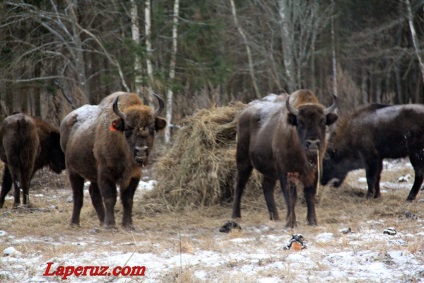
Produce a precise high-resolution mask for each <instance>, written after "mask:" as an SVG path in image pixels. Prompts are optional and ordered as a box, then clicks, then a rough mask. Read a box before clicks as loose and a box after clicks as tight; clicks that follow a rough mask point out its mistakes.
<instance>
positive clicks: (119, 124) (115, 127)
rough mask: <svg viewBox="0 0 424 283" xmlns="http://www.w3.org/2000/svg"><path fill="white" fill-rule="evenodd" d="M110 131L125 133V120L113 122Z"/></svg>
mask: <svg viewBox="0 0 424 283" xmlns="http://www.w3.org/2000/svg"><path fill="white" fill-rule="evenodd" d="M109 129H110V130H111V131H112V132H114V131H121V132H122V131H123V130H124V129H125V122H124V120H123V119H121V118H118V119H116V120H113V121H112V124H110V127H109Z"/></svg>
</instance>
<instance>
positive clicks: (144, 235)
mask: <svg viewBox="0 0 424 283" xmlns="http://www.w3.org/2000/svg"><path fill="white" fill-rule="evenodd" d="M398 166H403V167H404V166H408V165H405V164H404V163H401V164H399V163H393V164H392V163H385V169H386V170H388V171H390V172H397V169H398ZM392 174H394V175H393V178H395V179H398V178H399V177H405V176H406V175H402V176H401V175H399V174H398V175H395V173H392ZM412 176H413V175H412ZM405 179H407V180H405V181H404V182H402V183H396V182H383V183H382V188H383V189H384V190H383V192H382V193H383V195H384V194H386V195H387V194H388V192H387V191H388V190H391V189H392V187H395V188H396V189H397V190H402V195H404V196H405V197H406V194H407V192H408V191H409V189H410V187H411V184H412V181H413V178H409V179H408V178H407V177H405ZM353 180H354V181H355V182H356V183H357V186H363V187H365V183H364V179H363V177H361V176H359V175H358V177H356V176H355V177H354V178H353ZM154 184H155V183H154V181H149V182H148V183H147V182H146V183H145V182H143V183H141V184H140V189H139V192H138V193H137V194H138V196H137V197H141V196H142V193H143V191H145V190H149V189H151V188H152V186H154ZM403 187H405V189H403ZM63 194H67V195H69V191H64V192H63ZM40 195H41V196H40ZM34 197H36V195H34ZM39 197H43V194H39ZM65 197H66V196H64V198H65ZM419 197H420V198H421V199H419V200H418V201H416V202H414V203H413V204H411V205H412V207H417V206H419V207H421V208H423V207H424V205H423V201H422V198H424V194H423V192H421V193H420V195H419ZM8 201H11V199H10V198H9V199H8ZM363 202H365V200H364V199H361V200H358V204H357V206H358V207H361V206H363V205H364V204H363ZM85 205H86V206H87V205H91V204H90V203H89V198H88V197H87V198H86V200H85ZM399 205H403V204H402V203H400V204H399ZM225 209H226V213H229V212H230V210H229V209H228V208H225ZM283 209H284V208H283ZM65 210H66V209H65ZM319 211H320V210H319V208H318V214H319ZM422 211H423V210H422V209H421V212H420V213H410V214H409V215H405V217H391V216H388V217H379V218H376V219H361V220H357V221H356V222H354V223H353V222H349V215H347V217H346V218H345V219H342V220H340V221H337V222H336V223H333V224H331V223H330V224H329V223H327V224H324V225H322V226H321V225H320V226H318V227H308V226H306V225H305V224H304V223H302V222H300V223H299V225H298V228H297V229H296V230H295V231H290V230H288V229H282V227H283V223H282V222H271V221H268V220H266V219H265V216H264V215H265V214H264V215H261V216H254V213H252V214H247V215H248V216H249V215H252V220H250V219H245V220H243V221H242V222H240V224H241V226H242V228H243V230H242V232H234V233H229V234H226V233H220V232H218V229H219V226H220V225H222V224H224V223H225V222H224V221H223V220H226V219H222V217H214V216H211V218H212V219H213V220H211V222H210V223H211V224H212V225H211V226H210V227H209V225H206V224H204V223H202V222H206V221H209V220H208V217H207V215H205V216H203V215H202V216H199V217H198V218H197V220H193V222H191V223H190V214H188V215H189V216H188V218H184V217H183V218H181V219H175V221H174V224H172V223H166V224H160V220H161V218H160V217H159V218H145V219H143V221H140V224H139V225H143V226H142V228H141V229H140V230H136V231H135V232H132V233H129V232H125V231H121V230H120V231H117V232H110V231H104V230H101V229H100V230H97V229H94V228H93V227H85V228H81V232H79V233H75V232H74V231H73V230H69V228H66V229H65V228H64V229H63V231H62V233H61V234H60V235H48V234H47V235H43V233H41V232H37V235H31V234H30V233H29V234H27V235H22V234H20V233H18V232H16V231H15V230H14V229H11V228H10V227H9V225H13V223H11V222H10V216H9V214H7V213H3V214H1V213H2V212H1V211H0V248H1V250H0V252H2V251H3V250H5V252H6V254H8V255H6V254H5V255H3V256H2V257H1V258H0V282H60V281H62V279H61V277H63V276H62V274H61V273H60V267H59V266H64V268H66V267H69V268H68V270H71V267H75V268H76V267H77V266H82V268H84V267H88V266H109V267H110V269H109V270H108V271H107V273H111V272H112V268H114V267H117V266H130V267H134V266H144V267H145V268H146V269H145V273H144V276H138V277H130V276H127V277H122V276H113V275H109V276H90V274H89V272H87V275H86V276H83V275H82V276H76V275H75V273H73V274H72V275H69V277H68V279H67V280H69V282H424V212H422ZM242 213H243V212H242ZM282 213H283V212H282ZM356 213H358V212H356ZM359 214H360V212H359ZM42 215H43V214H41V215H40V217H42ZM90 215H91V216H93V217H95V216H94V214H92V213H91V214H90ZM298 215H299V216H298V218H303V217H304V212H303V211H302V212H300V213H298ZM65 216H66V217H69V216H70V214H69V213H68V212H67V211H66V212H65ZM2 217H4V221H3V220H2V219H1V218H2ZM22 217H25V215H24V216H22ZM84 217H85V219H86V218H87V217H89V215H88V213H87V214H86V215H85V216H84ZM352 217H353V216H352ZM355 217H356V216H355ZM248 218H249V217H248ZM13 219H15V218H13ZM167 219H169V217H168V218H167ZM258 219H259V220H258ZM40 221H42V219H40ZM185 221H188V223H187V224H185V223H186V222H185ZM176 222H178V223H176ZM141 223H142V224H141ZM349 225H353V227H352V232H351V233H348V234H343V233H341V232H340V231H339V230H340V229H342V228H347V227H350V226H349ZM390 226H393V227H394V228H395V229H396V230H397V233H396V234H395V235H388V234H384V233H383V231H384V230H385V229H386V228H388V227H390ZM399 227H400V228H399ZM165 230H167V231H165ZM14 231H15V232H14ZM294 232H295V233H301V234H302V235H303V236H304V237H305V240H306V242H305V243H306V249H303V250H301V251H294V250H285V249H284V247H285V246H286V245H287V244H288V243H289V240H290V238H291V235H292V233H294ZM123 239H125V240H123ZM49 262H52V264H51V266H50V269H49V270H48V272H47V271H46V269H47V266H48V263H49ZM56 271H59V273H58V274H56V275H59V276H44V274H45V273H46V272H47V273H48V274H52V272H56Z"/></svg>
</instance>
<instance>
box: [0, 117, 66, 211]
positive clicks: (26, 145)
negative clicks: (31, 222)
mask: <svg viewBox="0 0 424 283" xmlns="http://www.w3.org/2000/svg"><path fill="white" fill-rule="evenodd" d="M0 141H1V146H0V158H1V160H2V161H3V162H4V163H5V167H4V173H3V184H2V188H1V193H0V207H3V204H4V199H5V197H6V195H7V194H8V193H9V191H10V189H11V188H12V184H14V187H15V193H14V197H15V200H14V202H13V206H14V207H17V206H19V204H20V203H21V202H20V196H19V191H20V190H22V202H23V204H24V205H25V206H26V205H28V204H29V186H30V182H31V179H32V177H33V176H34V174H35V172H36V171H37V170H39V169H41V168H43V167H45V166H48V167H49V168H50V169H51V170H52V171H53V172H55V173H57V174H59V173H61V172H62V170H64V169H65V156H64V154H63V152H62V149H61V148H60V143H59V142H60V134H59V129H57V128H55V127H53V126H51V125H49V124H48V123H46V122H45V121H42V120H40V119H37V118H34V117H31V116H28V115H25V114H23V113H17V114H13V115H10V116H8V117H6V118H5V119H4V120H3V124H2V127H1V130H0Z"/></svg>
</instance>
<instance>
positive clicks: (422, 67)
mask: <svg viewBox="0 0 424 283" xmlns="http://www.w3.org/2000/svg"><path fill="white" fill-rule="evenodd" d="M405 4H406V9H407V10H408V22H409V29H410V31H411V37H412V43H413V44H414V49H415V54H416V55H417V59H418V62H419V64H420V70H421V78H422V81H423V82H424V62H423V59H422V58H421V50H420V46H419V43H418V39H417V33H416V32H415V27H414V16H413V15H412V10H411V4H410V3H409V0H405Z"/></svg>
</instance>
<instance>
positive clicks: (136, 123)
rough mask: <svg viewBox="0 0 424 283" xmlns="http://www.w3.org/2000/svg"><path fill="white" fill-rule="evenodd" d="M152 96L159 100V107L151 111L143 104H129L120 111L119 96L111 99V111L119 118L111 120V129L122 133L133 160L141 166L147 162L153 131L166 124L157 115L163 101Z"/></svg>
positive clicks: (162, 105)
mask: <svg viewBox="0 0 424 283" xmlns="http://www.w3.org/2000/svg"><path fill="white" fill-rule="evenodd" d="M154 96H155V97H156V98H157V100H158V102H159V108H158V109H156V110H155V111H154V112H153V113H152V109H151V108H150V107H148V106H145V105H133V106H129V107H127V108H126V109H125V110H124V111H123V112H121V111H120V110H119V108H118V98H119V96H118V97H116V98H115V99H114V101H113V112H114V113H115V114H116V115H118V117H119V118H118V119H116V120H114V121H113V122H112V125H111V129H113V130H117V131H121V132H123V133H124V136H125V140H126V142H127V145H128V147H129V149H130V152H131V153H132V156H133V159H134V161H135V162H136V163H137V164H139V165H141V166H144V165H146V164H147V162H148V157H149V153H150V150H151V148H152V146H153V141H154V136H155V132H156V131H159V130H161V129H163V128H165V126H166V120H165V119H163V118H161V117H158V115H159V114H160V113H161V112H162V110H163V108H164V102H163V100H162V98H161V97H159V96H158V95H156V94H154Z"/></svg>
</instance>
